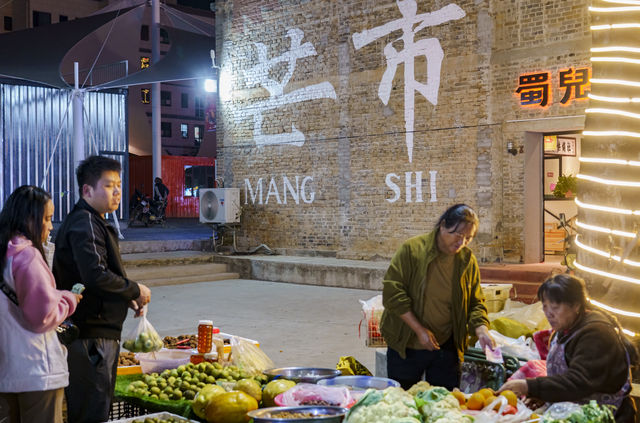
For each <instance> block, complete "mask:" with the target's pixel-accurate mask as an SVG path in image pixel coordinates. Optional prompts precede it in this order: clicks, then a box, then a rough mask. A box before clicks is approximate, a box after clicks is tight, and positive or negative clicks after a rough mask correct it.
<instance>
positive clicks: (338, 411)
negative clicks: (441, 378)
mask: <svg viewBox="0 0 640 423" xmlns="http://www.w3.org/2000/svg"><path fill="white" fill-rule="evenodd" d="M283 411H288V412H290V413H310V414H313V415H315V417H305V418H292V419H282V418H277V417H271V416H272V415H273V414H277V413H282V412H283ZM347 411H349V410H348V409H346V408H342V407H329V406H321V405H308V406H300V407H269V408H259V409H257V410H253V411H249V412H248V413H247V415H248V416H249V417H251V418H252V419H253V421H254V423H275V422H286V423H309V422H322V423H341V422H342V419H344V416H345V414H347ZM318 414H320V415H318ZM322 414H328V416H321V415H322Z"/></svg>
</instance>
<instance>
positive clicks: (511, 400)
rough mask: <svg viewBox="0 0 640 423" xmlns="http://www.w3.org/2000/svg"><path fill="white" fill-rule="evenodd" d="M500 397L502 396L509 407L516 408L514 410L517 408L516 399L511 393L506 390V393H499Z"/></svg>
mask: <svg viewBox="0 0 640 423" xmlns="http://www.w3.org/2000/svg"><path fill="white" fill-rule="evenodd" d="M500 395H502V396H503V397H505V398H506V399H507V402H508V403H509V405H510V406H512V407H516V408H517V407H518V397H517V396H516V394H515V393H514V392H513V391H510V390H508V389H507V390H506V391H502V392H500Z"/></svg>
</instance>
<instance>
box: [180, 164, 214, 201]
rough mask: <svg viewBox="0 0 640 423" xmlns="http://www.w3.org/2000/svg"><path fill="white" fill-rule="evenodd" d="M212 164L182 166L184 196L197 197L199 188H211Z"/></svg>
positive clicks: (212, 180) (212, 179)
mask: <svg viewBox="0 0 640 423" xmlns="http://www.w3.org/2000/svg"><path fill="white" fill-rule="evenodd" d="M214 174H215V168H214V167H213V166H191V165H186V166H185V167H184V194H183V195H184V197H198V194H199V192H198V191H199V190H200V188H213V182H214V178H213V175H214Z"/></svg>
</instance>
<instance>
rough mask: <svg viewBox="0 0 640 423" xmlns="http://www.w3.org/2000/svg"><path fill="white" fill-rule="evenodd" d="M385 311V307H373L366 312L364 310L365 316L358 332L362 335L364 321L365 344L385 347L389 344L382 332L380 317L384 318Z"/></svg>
mask: <svg viewBox="0 0 640 423" xmlns="http://www.w3.org/2000/svg"><path fill="white" fill-rule="evenodd" d="M383 312H384V309H380V310H377V309H373V310H370V311H368V312H366V313H365V312H364V311H363V312H362V314H363V315H364V317H363V319H362V320H361V321H360V326H359V329H358V332H359V336H360V337H362V324H363V323H364V327H365V330H366V337H365V340H364V344H365V346H367V347H369V348H385V347H386V346H387V343H386V342H385V340H384V338H383V337H382V334H381V333H380V318H382V313H383Z"/></svg>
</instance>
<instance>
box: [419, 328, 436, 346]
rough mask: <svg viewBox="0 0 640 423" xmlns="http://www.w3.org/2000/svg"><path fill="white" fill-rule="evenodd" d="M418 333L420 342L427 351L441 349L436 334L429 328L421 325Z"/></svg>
mask: <svg viewBox="0 0 640 423" xmlns="http://www.w3.org/2000/svg"><path fill="white" fill-rule="evenodd" d="M416 335H417V336H418V342H420V345H422V346H423V347H425V348H426V349H427V351H436V350H439V349H440V344H438V340H437V339H436V336H435V335H434V334H433V332H431V331H430V330H429V329H427V328H425V327H421V328H420V329H419V330H417V331H416Z"/></svg>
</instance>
